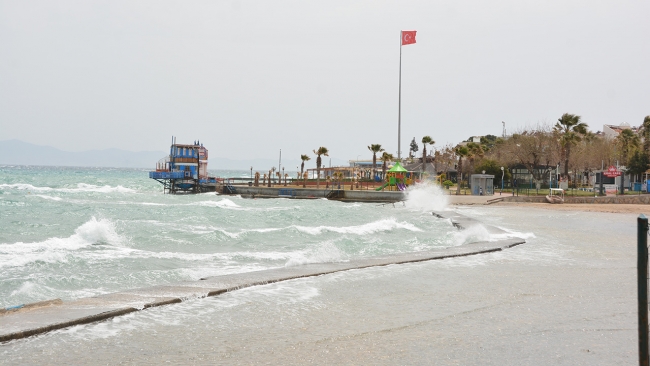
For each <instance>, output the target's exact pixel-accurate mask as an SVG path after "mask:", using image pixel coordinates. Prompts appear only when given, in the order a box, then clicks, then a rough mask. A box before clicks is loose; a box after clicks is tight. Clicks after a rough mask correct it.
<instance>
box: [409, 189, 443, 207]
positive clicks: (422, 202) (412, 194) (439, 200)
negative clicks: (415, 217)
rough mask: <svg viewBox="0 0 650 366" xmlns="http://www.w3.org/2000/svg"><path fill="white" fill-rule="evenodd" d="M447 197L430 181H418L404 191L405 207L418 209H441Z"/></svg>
mask: <svg viewBox="0 0 650 366" xmlns="http://www.w3.org/2000/svg"><path fill="white" fill-rule="evenodd" d="M448 201H449V199H448V197H447V196H445V194H444V191H443V190H442V189H440V187H438V186H437V185H435V184H432V183H420V184H416V185H413V186H411V187H409V189H408V190H407V191H406V207H407V208H409V209H415V210H418V211H442V210H445V209H446V208H447V203H448Z"/></svg>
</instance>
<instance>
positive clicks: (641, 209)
mask: <svg viewBox="0 0 650 366" xmlns="http://www.w3.org/2000/svg"><path fill="white" fill-rule="evenodd" d="M494 205H499V206H510V207H532V208H540V209H544V210H551V211H583V212H608V213H622V214H645V215H646V216H648V215H649V214H650V205H639V204H611V203H610V204H608V203H604V204H598V203H564V204H560V205H552V204H549V203H531V202H499V203H495V204H494Z"/></svg>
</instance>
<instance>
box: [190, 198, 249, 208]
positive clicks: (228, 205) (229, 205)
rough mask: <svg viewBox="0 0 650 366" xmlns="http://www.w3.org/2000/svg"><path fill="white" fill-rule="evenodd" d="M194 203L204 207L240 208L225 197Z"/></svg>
mask: <svg viewBox="0 0 650 366" xmlns="http://www.w3.org/2000/svg"><path fill="white" fill-rule="evenodd" d="M196 204H198V205H199V206H205V207H219V208H229V209H233V208H234V209H237V208H241V206H239V205H238V204H236V203H235V202H233V201H231V200H229V199H227V198H223V199H221V200H220V201H200V202H197V203H196Z"/></svg>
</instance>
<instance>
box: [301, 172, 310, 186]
mask: <svg viewBox="0 0 650 366" xmlns="http://www.w3.org/2000/svg"><path fill="white" fill-rule="evenodd" d="M308 176H309V174H307V172H304V173H303V174H302V188H305V187H307V177H308Z"/></svg>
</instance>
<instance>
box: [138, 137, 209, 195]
mask: <svg viewBox="0 0 650 366" xmlns="http://www.w3.org/2000/svg"><path fill="white" fill-rule="evenodd" d="M149 178H151V179H154V180H156V181H157V182H159V183H161V184H162V185H163V187H164V188H163V189H164V190H165V191H167V192H169V193H178V192H193V193H196V192H202V191H206V190H214V189H213V188H214V185H215V183H216V180H215V179H214V178H210V177H208V149H206V148H205V147H204V146H203V144H201V143H200V142H199V141H194V143H193V144H191V145H190V144H177V143H176V138H175V137H172V145H171V146H170V148H169V155H167V156H165V157H164V158H162V159H160V160H159V161H158V163H157V164H156V170H155V171H152V172H149ZM211 188H212V189H211Z"/></svg>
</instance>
